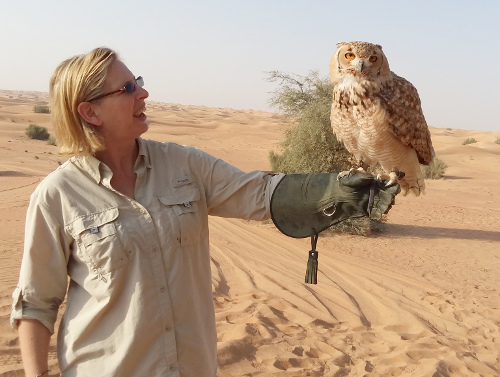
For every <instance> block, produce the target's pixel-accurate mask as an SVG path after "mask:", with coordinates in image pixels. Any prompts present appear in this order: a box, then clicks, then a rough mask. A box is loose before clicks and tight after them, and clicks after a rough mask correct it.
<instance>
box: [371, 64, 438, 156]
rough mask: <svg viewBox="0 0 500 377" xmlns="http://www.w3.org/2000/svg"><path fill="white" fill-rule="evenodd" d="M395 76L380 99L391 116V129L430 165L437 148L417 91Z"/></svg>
mask: <svg viewBox="0 0 500 377" xmlns="http://www.w3.org/2000/svg"><path fill="white" fill-rule="evenodd" d="M391 73H392V76H393V83H392V85H388V86H386V87H384V88H383V89H382V90H381V91H380V100H381V101H382V103H383V105H385V108H386V110H387V112H388V114H389V127H390V129H391V131H392V132H393V133H394V135H396V137H398V138H399V139H400V140H401V141H402V142H403V143H404V144H405V145H411V146H412V147H413V148H414V149H415V151H416V152H417V156H418V161H419V162H420V163H421V164H423V165H429V164H430V163H431V161H432V159H433V157H434V148H433V147H432V141H431V134H430V132H429V127H427V122H426V121H425V117H424V114H423V113H422V107H421V105H420V97H419V96H418V93H417V89H416V88H415V87H414V86H413V85H412V84H411V83H410V82H409V81H408V80H405V79H404V78H402V77H400V76H398V75H396V74H395V73H394V72H391Z"/></svg>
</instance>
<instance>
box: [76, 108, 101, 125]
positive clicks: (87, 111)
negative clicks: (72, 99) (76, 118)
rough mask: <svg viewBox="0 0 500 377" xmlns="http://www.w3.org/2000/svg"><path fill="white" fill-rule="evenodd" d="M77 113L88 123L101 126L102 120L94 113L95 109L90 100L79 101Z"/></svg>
mask: <svg viewBox="0 0 500 377" xmlns="http://www.w3.org/2000/svg"><path fill="white" fill-rule="evenodd" d="M77 109H78V114H80V116H81V117H82V118H83V119H84V120H85V121H86V122H87V123H90V124H93V125H94V126H97V127H99V126H101V125H102V121H101V118H100V117H99V115H97V114H96V112H95V109H94V104H92V103H91V102H81V103H80V104H79V105H78V108H77Z"/></svg>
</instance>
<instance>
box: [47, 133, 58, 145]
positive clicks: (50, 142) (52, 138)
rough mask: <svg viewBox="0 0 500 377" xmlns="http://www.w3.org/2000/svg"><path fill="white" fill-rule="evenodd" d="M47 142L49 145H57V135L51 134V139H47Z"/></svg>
mask: <svg viewBox="0 0 500 377" xmlns="http://www.w3.org/2000/svg"><path fill="white" fill-rule="evenodd" d="M47 144H49V145H57V140H56V138H55V136H52V135H50V136H49V140H47Z"/></svg>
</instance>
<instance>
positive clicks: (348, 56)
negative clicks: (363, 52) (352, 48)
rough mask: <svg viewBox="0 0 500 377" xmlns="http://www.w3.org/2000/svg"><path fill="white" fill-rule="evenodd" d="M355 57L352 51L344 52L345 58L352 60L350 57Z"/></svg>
mask: <svg viewBox="0 0 500 377" xmlns="http://www.w3.org/2000/svg"><path fill="white" fill-rule="evenodd" d="M355 57H356V55H354V54H353V53H352V52H346V54H345V58H346V59H347V60H352V59H354V58H355Z"/></svg>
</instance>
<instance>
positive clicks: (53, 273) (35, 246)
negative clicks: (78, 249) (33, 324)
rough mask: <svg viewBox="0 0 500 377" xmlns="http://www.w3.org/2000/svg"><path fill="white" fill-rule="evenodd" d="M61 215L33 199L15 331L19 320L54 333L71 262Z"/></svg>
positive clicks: (15, 304)
mask: <svg viewBox="0 0 500 377" xmlns="http://www.w3.org/2000/svg"><path fill="white" fill-rule="evenodd" d="M58 213H60V211H58V208H57V206H55V207H54V208H50V209H49V207H48V206H47V204H46V203H44V202H43V201H42V200H41V198H40V197H39V195H36V194H33V195H32V196H31V200H30V204H29V207H28V211H27V214H26V228H25V239H24V254H23V259H22V263H21V271H20V274H19V282H18V285H17V287H16V289H15V290H14V293H13V295H12V298H13V303H12V312H11V317H10V323H11V326H12V327H13V328H17V326H18V323H19V320H20V319H36V320H38V321H40V322H41V323H42V324H43V325H45V326H46V327H47V328H48V329H49V331H50V332H51V333H53V332H54V323H55V321H56V318H57V312H58V309H59V306H60V305H61V303H62V301H63V300H64V296H65V295H66V289H67V261H68V253H67V252H64V248H65V245H67V243H68V242H67V240H65V236H64V226H63V225H62V216H60V219H58V215H57V214H58Z"/></svg>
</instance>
